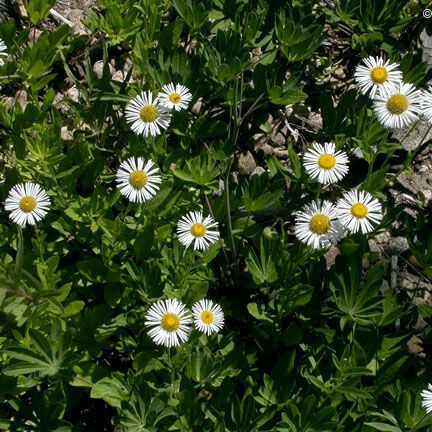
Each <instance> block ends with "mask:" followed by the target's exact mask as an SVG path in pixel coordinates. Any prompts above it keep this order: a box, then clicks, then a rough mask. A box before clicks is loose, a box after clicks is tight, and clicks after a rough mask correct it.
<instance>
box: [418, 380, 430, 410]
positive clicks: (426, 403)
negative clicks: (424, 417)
mask: <svg viewBox="0 0 432 432" xmlns="http://www.w3.org/2000/svg"><path fill="white" fill-rule="evenodd" d="M428 389H429V390H423V391H422V392H421V393H420V395H421V397H422V402H421V404H422V407H423V408H424V409H425V410H426V412H427V413H428V414H430V413H432V384H428Z"/></svg>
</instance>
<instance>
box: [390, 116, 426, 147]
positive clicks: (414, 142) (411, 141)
mask: <svg viewBox="0 0 432 432" xmlns="http://www.w3.org/2000/svg"><path fill="white" fill-rule="evenodd" d="M429 126H430V124H429V123H428V122H427V120H424V119H420V120H419V121H418V123H417V124H416V125H415V127H414V129H412V127H413V125H409V126H407V127H405V128H403V129H396V130H395V131H394V132H393V134H392V138H396V139H397V140H399V141H400V142H401V144H402V147H403V148H404V149H405V150H407V151H412V150H415V149H416V148H417V147H418V146H419V145H420V144H421V143H425V142H427V141H430V140H431V139H432V130H429ZM408 132H409V135H408V136H407V133H408Z"/></svg>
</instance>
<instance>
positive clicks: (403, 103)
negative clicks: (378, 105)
mask: <svg viewBox="0 0 432 432" xmlns="http://www.w3.org/2000/svg"><path fill="white" fill-rule="evenodd" d="M387 109H388V110H389V111H390V112H391V113H392V114H402V113H403V112H404V111H406V110H407V109H408V99H407V98H406V96H404V95H401V94H395V95H393V96H390V97H389V100H388V101H387Z"/></svg>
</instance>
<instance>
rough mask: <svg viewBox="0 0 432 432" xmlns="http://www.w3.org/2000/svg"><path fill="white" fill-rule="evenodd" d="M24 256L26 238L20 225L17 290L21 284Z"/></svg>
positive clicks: (16, 269)
mask: <svg viewBox="0 0 432 432" xmlns="http://www.w3.org/2000/svg"><path fill="white" fill-rule="evenodd" d="M23 256H24V238H23V232H22V228H21V226H19V225H18V245H17V256H16V261H15V288H16V289H18V288H19V285H20V283H21V274H22V265H23Z"/></svg>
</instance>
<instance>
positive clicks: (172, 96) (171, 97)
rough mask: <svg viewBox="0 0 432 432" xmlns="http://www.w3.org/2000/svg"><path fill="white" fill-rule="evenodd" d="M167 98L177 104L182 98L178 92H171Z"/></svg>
mask: <svg viewBox="0 0 432 432" xmlns="http://www.w3.org/2000/svg"><path fill="white" fill-rule="evenodd" d="M168 98H169V100H170V102H171V103H173V104H178V103H179V102H181V100H182V97H181V95H180V94H178V93H171V94H170V95H169V97H168Z"/></svg>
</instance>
